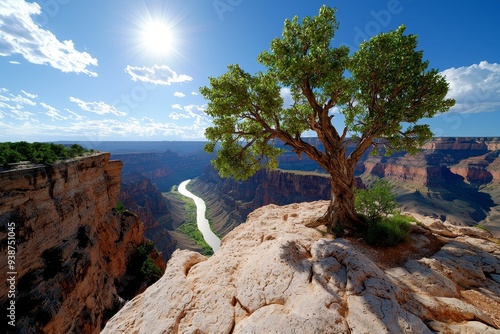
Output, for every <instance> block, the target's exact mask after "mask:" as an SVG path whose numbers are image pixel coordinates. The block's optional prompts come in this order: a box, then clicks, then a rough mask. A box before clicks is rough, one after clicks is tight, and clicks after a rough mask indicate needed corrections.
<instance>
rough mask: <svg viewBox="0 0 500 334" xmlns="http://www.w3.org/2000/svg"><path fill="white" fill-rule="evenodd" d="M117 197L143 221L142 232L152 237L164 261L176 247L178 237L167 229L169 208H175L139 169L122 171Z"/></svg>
mask: <svg viewBox="0 0 500 334" xmlns="http://www.w3.org/2000/svg"><path fill="white" fill-rule="evenodd" d="M118 198H119V200H120V201H121V202H122V203H123V205H124V206H125V207H126V208H127V209H129V210H131V211H132V212H133V213H135V214H136V215H137V216H138V217H139V218H140V219H141V221H142V222H143V223H144V235H145V236H146V238H148V239H149V240H151V241H153V242H154V244H155V246H156V248H157V249H158V250H159V251H160V252H161V253H162V255H163V258H164V260H165V261H168V259H169V258H170V255H172V253H173V252H174V251H175V249H176V248H177V241H176V240H175V239H174V238H173V237H172V235H171V234H170V232H169V229H172V228H171V224H170V222H171V221H172V217H171V212H173V211H177V210H178V209H177V208H174V207H173V204H172V203H171V202H169V201H167V200H166V199H165V198H164V197H163V195H162V193H161V191H160V190H159V189H158V188H157V187H156V186H155V185H153V184H152V183H151V180H149V179H148V178H146V177H145V176H143V175H142V174H140V173H137V172H129V173H125V174H123V175H122V186H121V190H120V195H119V196H118Z"/></svg>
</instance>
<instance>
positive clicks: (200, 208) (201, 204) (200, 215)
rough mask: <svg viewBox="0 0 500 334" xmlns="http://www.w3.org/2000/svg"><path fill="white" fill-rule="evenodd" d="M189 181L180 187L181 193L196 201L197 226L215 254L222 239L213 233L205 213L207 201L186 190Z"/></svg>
mask: <svg viewBox="0 0 500 334" xmlns="http://www.w3.org/2000/svg"><path fill="white" fill-rule="evenodd" d="M189 181H191V180H186V181H184V182H182V183H181V184H180V185H179V192H180V193H181V194H182V195H184V196H186V197H189V198H191V199H193V200H194V203H195V204H196V224H197V225H198V229H199V230H200V232H201V234H203V238H205V241H206V242H207V244H208V245H209V246H210V247H212V249H213V250H214V253H215V252H216V251H217V250H218V249H219V247H220V239H219V237H218V236H216V235H215V233H214V232H212V230H211V229H210V224H209V223H208V220H207V218H206V217H205V212H206V211H207V207H206V205H205V201H204V200H202V199H201V198H199V197H198V196H196V195H195V194H193V193H192V192H190V191H189V190H187V189H186V186H187V184H188V183H189Z"/></svg>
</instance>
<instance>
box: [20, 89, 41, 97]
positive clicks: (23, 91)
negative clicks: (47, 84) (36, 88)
mask: <svg viewBox="0 0 500 334" xmlns="http://www.w3.org/2000/svg"><path fill="white" fill-rule="evenodd" d="M21 93H23V94H24V95H26V96H27V97H29V98H30V99H36V98H37V97H38V95H36V94H31V93H28V92H26V91H25V90H22V89H21Z"/></svg>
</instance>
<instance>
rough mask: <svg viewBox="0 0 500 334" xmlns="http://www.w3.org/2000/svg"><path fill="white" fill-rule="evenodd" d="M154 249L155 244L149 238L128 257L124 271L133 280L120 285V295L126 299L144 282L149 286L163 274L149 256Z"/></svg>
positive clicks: (130, 297)
mask: <svg viewBox="0 0 500 334" xmlns="http://www.w3.org/2000/svg"><path fill="white" fill-rule="evenodd" d="M154 250H155V245H154V243H153V242H152V241H150V240H147V241H146V242H144V243H143V244H142V245H140V246H138V247H137V249H136V251H135V252H134V254H133V255H132V256H131V258H130V261H129V264H128V265H127V272H126V275H127V276H128V277H131V278H133V280H131V281H129V282H127V283H126V284H125V287H120V289H119V290H120V296H121V297H122V298H125V299H126V300H129V299H132V298H133V297H134V296H135V294H136V292H137V291H139V290H140V289H141V286H143V285H144V284H146V285H147V286H149V285H151V284H153V283H154V282H156V281H157V280H158V279H160V277H161V276H162V275H163V271H162V270H161V269H160V268H159V267H158V266H157V265H156V264H155V263H154V260H153V259H152V258H151V257H150V255H151V253H152V252H153V251H154Z"/></svg>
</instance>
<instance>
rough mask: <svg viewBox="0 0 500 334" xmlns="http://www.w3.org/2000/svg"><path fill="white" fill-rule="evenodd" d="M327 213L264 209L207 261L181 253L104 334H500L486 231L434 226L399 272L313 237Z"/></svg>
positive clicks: (363, 252)
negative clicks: (317, 223) (311, 224)
mask: <svg viewBox="0 0 500 334" xmlns="http://www.w3.org/2000/svg"><path fill="white" fill-rule="evenodd" d="M327 205H328V203H327V202H325V201H320V202H311V203H302V204H291V205H288V206H284V207H278V206H276V205H269V206H266V207H263V208H260V209H258V210H256V211H254V212H253V213H252V214H250V215H249V217H248V220H247V222H246V223H245V224H242V225H240V226H238V227H237V228H235V229H234V230H233V231H232V232H231V233H229V234H228V235H227V236H226V237H225V238H224V239H223V241H222V246H221V248H220V249H219V251H218V252H217V253H216V254H215V255H213V256H212V257H210V258H208V259H207V258H205V257H204V256H202V255H200V254H198V253H195V252H191V251H186V250H183V251H176V252H175V253H174V254H173V256H172V258H171V260H170V261H169V265H168V267H167V270H166V272H165V274H164V276H163V277H162V278H161V279H160V280H159V281H158V282H156V283H155V284H154V285H152V286H151V287H149V288H148V289H147V290H146V291H145V292H144V293H143V294H141V295H139V296H137V297H136V298H134V299H133V300H132V301H130V302H129V303H127V304H126V305H125V307H124V308H123V309H122V310H120V312H119V313H117V314H116V315H115V316H114V317H113V318H112V319H111V320H110V321H109V322H108V323H107V325H106V327H105V328H104V330H103V332H102V333H104V334H107V333H113V334H116V333H432V332H441V333H497V332H498V329H499V328H500V327H499V326H500V314H499V312H498V310H499V309H500V297H499V296H500V246H499V245H498V243H495V242H492V241H489V240H488V238H489V235H488V234H487V233H486V232H484V231H482V230H479V229H477V228H470V227H461V228H457V227H455V226H453V225H451V224H448V223H443V222H441V221H439V220H435V219H427V218H426V219H424V224H425V226H426V227H418V226H415V232H414V233H413V234H412V236H411V238H410V241H409V243H408V244H407V245H406V246H402V247H403V248H400V249H397V250H396V251H395V252H394V253H393V254H397V255H396V256H399V257H400V259H399V261H397V262H395V263H394V261H392V260H393V259H392V256H391V258H388V257H387V256H386V252H387V251H388V250H387V249H382V250H379V249H372V248H367V246H366V245H364V244H363V242H362V241H360V240H358V239H356V238H353V239H348V238H346V239H334V238H333V237H331V236H329V235H326V234H325V232H324V231H322V230H318V229H311V228H307V227H305V224H306V223H307V222H309V221H310V220H312V219H314V218H316V217H317V216H318V215H320V214H321V213H322V212H323V211H325V210H326V206H327ZM417 232H418V233H417ZM436 245H437V248H436ZM426 249H431V250H433V249H437V250H438V251H437V252H436V251H432V252H430V251H426ZM405 250H406V251H408V250H411V252H410V255H408V254H407V253H406V252H405ZM401 254H407V255H405V256H407V257H406V258H401Z"/></svg>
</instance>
